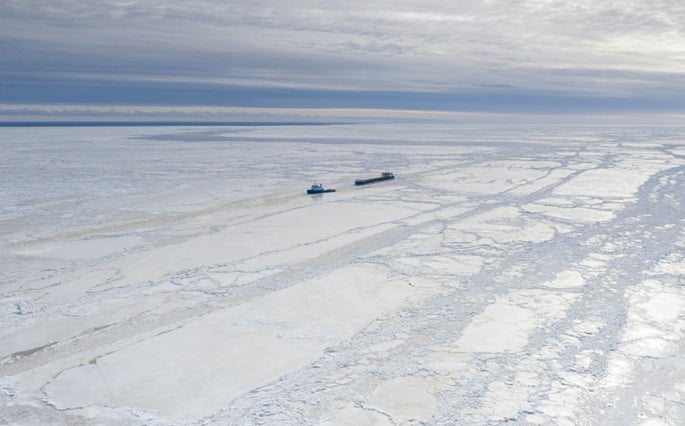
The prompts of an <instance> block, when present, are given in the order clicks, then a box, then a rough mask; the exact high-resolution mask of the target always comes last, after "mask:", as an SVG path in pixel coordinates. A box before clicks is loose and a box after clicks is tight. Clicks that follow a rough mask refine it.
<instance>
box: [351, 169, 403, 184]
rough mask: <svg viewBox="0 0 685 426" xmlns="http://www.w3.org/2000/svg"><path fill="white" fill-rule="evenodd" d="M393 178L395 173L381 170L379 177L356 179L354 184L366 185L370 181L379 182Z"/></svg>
mask: <svg viewBox="0 0 685 426" xmlns="http://www.w3.org/2000/svg"><path fill="white" fill-rule="evenodd" d="M389 179H395V175H393V174H392V173H390V172H383V173H381V175H380V176H379V177H374V178H369V179H357V180H355V181H354V184H355V185H368V184H370V183H376V182H381V181H384V180H389Z"/></svg>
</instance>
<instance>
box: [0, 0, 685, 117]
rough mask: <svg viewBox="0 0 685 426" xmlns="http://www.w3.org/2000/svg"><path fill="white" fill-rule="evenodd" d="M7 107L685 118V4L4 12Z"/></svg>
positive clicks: (1, 80)
mask: <svg viewBox="0 0 685 426" xmlns="http://www.w3.org/2000/svg"><path fill="white" fill-rule="evenodd" d="M0 52H1V53H2V54H0V106H2V105H5V110H7V108H8V107H7V105H14V106H16V105H31V106H32V107H33V108H36V106H37V105H55V104H60V105H63V104H69V105H85V106H88V105H92V106H103V105H104V106H107V105H140V106H192V107H198V106H222V107H265V108H380V109H408V110H446V111H476V112H478V111H480V112H495V113H502V112H511V113H546V112H557V113H591V114H592V113H623V112H626V113H636V112H637V113H641V112H647V113H674V112H675V113H682V112H685V2H683V1H682V0H652V1H645V0H606V1H598V0H576V1H574V0H563V1H561V0H560V1H557V0H480V1H476V0H444V1H436V0H420V1H419V0H409V1H389V0H375V1H369V0H345V1H342V0H329V1H325V2H324V1H305V0H270V1H262V0H228V1H218V0H196V1H192V0H188V1H174V0H166V1H162V0H145V1H142V0H141V1H136V0H89V1H83V0H2V2H0Z"/></svg>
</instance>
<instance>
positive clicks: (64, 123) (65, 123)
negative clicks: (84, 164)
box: [0, 121, 350, 127]
mask: <svg viewBox="0 0 685 426" xmlns="http://www.w3.org/2000/svg"><path fill="white" fill-rule="evenodd" d="M336 124H350V123H347V122H321V121H4V122H2V121H0V127H174V126H226V127H231V126H241V127H242V126H331V125H336Z"/></svg>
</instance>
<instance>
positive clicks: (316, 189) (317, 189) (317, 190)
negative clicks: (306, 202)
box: [307, 183, 335, 194]
mask: <svg viewBox="0 0 685 426" xmlns="http://www.w3.org/2000/svg"><path fill="white" fill-rule="evenodd" d="M324 192H335V189H324V187H323V185H322V184H320V183H318V184H317V183H315V184H314V185H312V187H311V188H309V189H308V190H307V194H323V193H324Z"/></svg>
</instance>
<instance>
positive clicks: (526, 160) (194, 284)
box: [0, 123, 685, 425]
mask: <svg viewBox="0 0 685 426" xmlns="http://www.w3.org/2000/svg"><path fill="white" fill-rule="evenodd" d="M0 148H1V152H2V155H0V178H1V179H0V424H12V425H44V424H68V425H74V424H99V425H141V424H146V425H168V424H172V425H175V424H203V425H205V424H211V425H214V424H216V425H225V424H230V425H253V424H266V425H405V424H436V425H461V424H463V425H495V424H504V423H507V424H541V425H577V424H583V425H682V424H685V339H684V334H685V286H684V279H683V274H684V273H685V231H684V230H683V224H684V222H685V129H683V128H676V127H652V128H647V127H637V126H632V127H630V126H628V127H619V126H614V127H600V126H596V127H586V128H583V127H573V126H566V127H561V126H556V127H555V126H538V127H531V126H497V125H489V126H485V125H483V126H478V125H473V126H467V125H463V124H462V125H457V124H448V123H430V124H428V123H423V124H408V123H403V124H398V123H387V124H346V125H318V126H313V125H302V126H297V125H291V126H267V125H264V126H235V127H230V126H229V127H189V126H180V127H61V128H57V127H55V128H43V127H41V128H0ZM383 171H390V172H394V173H395V176H396V179H394V180H392V181H386V182H382V183H378V184H375V185H369V186H363V187H355V186H354V184H353V182H354V180H355V179H358V178H364V177H372V176H376V175H379V174H380V173H381V172H383ZM319 182H320V183H323V184H324V185H326V186H328V187H331V188H336V189H337V192H335V193H327V194H323V195H315V196H309V195H305V190H306V189H307V188H308V187H309V186H310V185H311V184H312V183H319Z"/></svg>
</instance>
